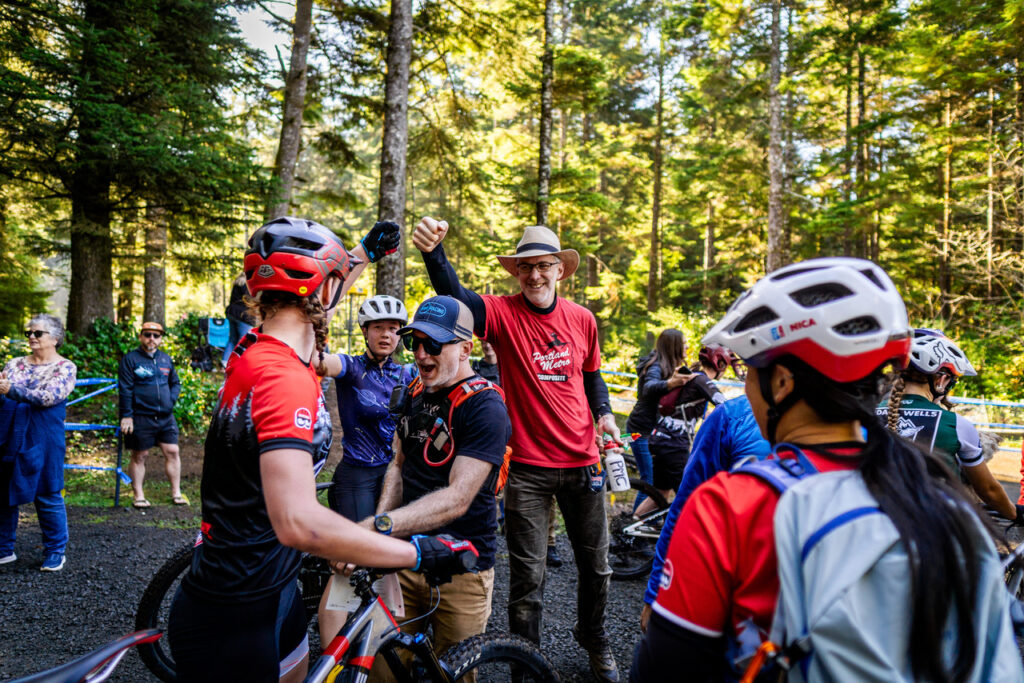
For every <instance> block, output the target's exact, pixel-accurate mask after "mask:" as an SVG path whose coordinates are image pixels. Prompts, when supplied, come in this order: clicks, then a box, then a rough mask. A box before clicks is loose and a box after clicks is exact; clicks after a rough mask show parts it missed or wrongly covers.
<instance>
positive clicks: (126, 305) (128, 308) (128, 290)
mask: <svg viewBox="0 0 1024 683" xmlns="http://www.w3.org/2000/svg"><path fill="white" fill-rule="evenodd" d="M127 230H128V232H127V234H126V235H125V237H124V253H123V254H122V255H121V262H120V263H119V264H118V269H117V270H118V275H119V277H118V282H117V320H118V322H123V321H125V320H131V317H132V308H133V305H134V303H135V301H134V299H135V242H136V237H135V236H136V232H137V231H136V229H135V225H134V224H130V225H129V226H128V228H127Z"/></svg>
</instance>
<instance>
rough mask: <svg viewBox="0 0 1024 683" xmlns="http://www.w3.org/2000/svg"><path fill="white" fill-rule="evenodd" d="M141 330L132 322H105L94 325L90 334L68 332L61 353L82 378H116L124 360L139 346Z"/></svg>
mask: <svg viewBox="0 0 1024 683" xmlns="http://www.w3.org/2000/svg"><path fill="white" fill-rule="evenodd" d="M138 334H139V333H138V330H136V329H135V326H134V325H133V324H132V323H131V322H121V323H115V322H111V321H110V320H108V319H106V318H99V319H97V320H96V321H95V322H93V325H92V330H91V331H90V333H89V334H73V333H71V332H69V333H68V334H67V339H66V340H65V342H64V345H63V346H61V348H60V353H61V355H63V356H64V357H65V358H67V359H68V360H70V361H71V362H72V363H74V364H75V367H77V368H78V376H79V377H113V378H115V379H116V378H117V366H118V363H120V362H121V358H122V356H124V354H126V353H128V352H129V351H131V350H132V349H134V348H136V347H137V346H138V345H139V337H138Z"/></svg>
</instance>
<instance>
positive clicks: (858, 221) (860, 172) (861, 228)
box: [853, 48, 870, 258]
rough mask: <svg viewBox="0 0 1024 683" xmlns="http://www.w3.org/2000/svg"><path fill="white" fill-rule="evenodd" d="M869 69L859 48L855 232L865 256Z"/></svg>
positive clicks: (859, 253) (859, 251) (867, 248)
mask: <svg viewBox="0 0 1024 683" xmlns="http://www.w3.org/2000/svg"><path fill="white" fill-rule="evenodd" d="M866 71H867V63H866V59H865V55H864V50H862V49H860V48H858V49H857V166H856V169H857V181H856V185H855V186H854V187H855V188H856V194H857V210H856V211H855V212H854V214H853V215H854V216H855V217H856V218H855V225H854V233H855V234H856V235H857V239H856V242H855V248H856V252H855V253H856V255H857V256H859V257H861V258H864V257H865V256H866V255H867V254H868V253H869V251H870V244H869V243H870V235H869V234H868V231H867V229H866V227H867V218H866V216H865V215H864V211H863V202H864V199H865V198H866V197H867V162H868V158H867V154H868V153H867V144H866V143H865V140H864V124H865V123H866V121H867V100H866V98H865V95H864V78H865V72H866Z"/></svg>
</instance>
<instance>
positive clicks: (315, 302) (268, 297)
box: [242, 289, 327, 376]
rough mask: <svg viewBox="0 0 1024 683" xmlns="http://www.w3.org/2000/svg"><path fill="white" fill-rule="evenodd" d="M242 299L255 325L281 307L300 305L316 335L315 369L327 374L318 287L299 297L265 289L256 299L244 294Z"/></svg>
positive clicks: (323, 313) (324, 317)
mask: <svg viewBox="0 0 1024 683" xmlns="http://www.w3.org/2000/svg"><path fill="white" fill-rule="evenodd" d="M242 301H244V302H245V306H246V308H247V309H248V310H249V314H250V315H251V316H252V317H253V318H254V319H255V320H256V325H257V326H259V325H261V324H263V322H264V321H265V320H267V319H268V318H271V317H273V316H274V314H275V313H277V312H278V311H279V310H281V309H282V308H287V307H289V306H298V307H300V308H301V309H302V313H303V314H304V315H305V316H306V319H307V320H309V322H310V323H312V324H313V334H314V335H315V336H316V350H317V352H318V354H319V355H318V357H317V363H316V366H315V369H316V371H317V373H318V374H319V375H321V376H322V375H326V374H327V365H326V363H324V351H325V350H326V349H327V311H325V310H324V307H323V304H322V303H320V290H319V289H318V290H317V291H315V292H313V293H312V294H311V295H309V296H307V297H301V298H300V297H298V296H296V295H294V294H292V293H290V292H278V291H273V290H265V291H263V292H259V298H257V299H253V298H252V297H250V296H249V295H248V294H246V295H245V296H244V297H243V299H242Z"/></svg>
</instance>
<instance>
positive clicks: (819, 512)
mask: <svg viewBox="0 0 1024 683" xmlns="http://www.w3.org/2000/svg"><path fill="white" fill-rule="evenodd" d="M786 446H787V447H789V448H793V450H794V451H796V454H797V457H796V458H795V459H784V460H779V459H772V460H763V461H760V462H756V463H750V464H743V465H741V466H740V467H739V468H738V469H737V470H735V471H736V472H742V473H745V474H749V475H752V476H756V477H759V478H760V479H762V480H763V481H765V482H766V483H768V484H769V485H770V486H772V487H773V488H774V489H775V490H776V491H778V492H779V493H780V494H782V495H781V498H780V499H779V503H778V506H777V507H776V509H775V517H774V520H773V522H774V532H775V549H776V554H777V558H778V576H779V596H778V601H777V603H776V608H775V616H774V619H773V621H772V628H771V633H770V636H769V640H768V641H766V642H765V643H763V644H761V646H760V648H759V649H758V650H757V652H756V654H755V655H754V656H753V659H752V660H751V661H750V663H749V665H748V666H747V670H746V674H745V675H744V676H743V678H742V679H741V680H742V681H745V682H746V681H755V680H778V679H779V678H781V677H782V676H785V678H786V679H787V680H791V681H901V680H902V681H912V680H914V679H913V675H912V669H911V666H910V643H909V636H910V633H909V629H908V628H907V621H908V619H909V618H910V614H911V611H912V609H911V604H910V595H911V586H910V580H909V577H908V573H907V564H908V560H907V554H906V550H905V548H904V546H903V543H902V542H901V540H900V535H899V532H898V531H897V530H896V527H895V525H894V524H893V523H892V520H890V519H889V517H888V515H886V514H885V513H884V512H883V511H882V510H881V508H880V507H879V506H878V501H877V500H875V498H874V496H872V495H871V493H870V491H868V489H867V485H866V484H865V483H864V479H863V477H862V476H861V474H860V472H859V471H858V470H842V471H835V472H826V473H818V472H817V470H816V468H815V467H814V465H813V464H812V463H811V462H810V461H809V460H808V459H807V457H806V456H805V455H804V454H803V453H801V452H800V451H799V450H798V449H796V448H795V447H793V446H791V445H789V444H786ZM811 475H814V476H811ZM977 531H978V534H979V536H981V537H982V538H984V539H986V542H985V543H984V545H983V549H984V550H983V553H984V554H983V557H982V562H981V567H982V580H981V582H980V583H979V593H978V602H977V604H976V605H975V608H974V612H975V619H976V624H975V625H976V630H977V637H978V643H979V648H978V655H977V658H976V660H975V665H974V669H973V670H972V672H971V676H970V678H969V680H970V681H989V680H1000V681H1002V680H1014V681H1020V680H1024V678H1022V676H1024V673H1022V670H1021V662H1020V656H1019V653H1018V650H1017V647H1016V644H1015V641H1014V639H1013V635H1012V634H1013V631H1012V627H1011V625H1010V619H1009V609H1008V604H1009V602H1008V597H1009V593H1008V592H1007V591H1006V589H1005V588H1004V586H1003V575H1002V568H1001V566H1000V563H999V560H998V555H997V554H996V551H995V547H994V545H993V544H992V542H991V540H989V539H988V535H987V534H986V533H985V532H984V530H983V529H982V528H981V526H980V525H978V527H977ZM952 626H953V622H951V623H950V625H947V630H946V633H945V634H944V635H945V638H946V639H948V642H952V638H953V637H954V636H955V631H954V629H953V627H952Z"/></svg>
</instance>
